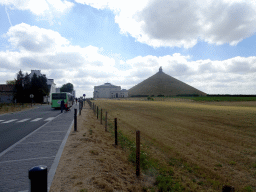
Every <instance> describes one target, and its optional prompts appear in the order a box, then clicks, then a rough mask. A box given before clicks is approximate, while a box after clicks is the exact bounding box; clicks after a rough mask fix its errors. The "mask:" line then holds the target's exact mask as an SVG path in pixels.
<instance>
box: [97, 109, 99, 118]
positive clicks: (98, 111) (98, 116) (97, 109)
mask: <svg viewBox="0 0 256 192" xmlns="http://www.w3.org/2000/svg"><path fill="white" fill-rule="evenodd" d="M97 119H99V107H98V106H97Z"/></svg>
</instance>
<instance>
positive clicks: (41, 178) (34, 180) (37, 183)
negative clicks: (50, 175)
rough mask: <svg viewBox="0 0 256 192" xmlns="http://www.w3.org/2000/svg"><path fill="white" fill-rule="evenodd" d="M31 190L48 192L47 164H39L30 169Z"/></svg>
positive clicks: (31, 191) (32, 191)
mask: <svg viewBox="0 0 256 192" xmlns="http://www.w3.org/2000/svg"><path fill="white" fill-rule="evenodd" d="M28 178H29V179H30V192H47V190H48V189H47V166H45V165H39V166H36V167H32V168H31V169H29V170H28Z"/></svg>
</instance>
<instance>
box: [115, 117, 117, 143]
mask: <svg viewBox="0 0 256 192" xmlns="http://www.w3.org/2000/svg"><path fill="white" fill-rule="evenodd" d="M115 145H116V146H117V118H115Z"/></svg>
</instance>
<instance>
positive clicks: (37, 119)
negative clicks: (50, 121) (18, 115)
mask: <svg viewBox="0 0 256 192" xmlns="http://www.w3.org/2000/svg"><path fill="white" fill-rule="evenodd" d="M41 119H43V118H36V119H34V120H32V121H30V122H36V121H39V120H41Z"/></svg>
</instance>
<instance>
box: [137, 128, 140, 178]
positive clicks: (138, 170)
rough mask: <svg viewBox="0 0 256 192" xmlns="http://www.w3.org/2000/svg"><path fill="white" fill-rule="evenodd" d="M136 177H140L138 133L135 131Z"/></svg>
mask: <svg viewBox="0 0 256 192" xmlns="http://www.w3.org/2000/svg"><path fill="white" fill-rule="evenodd" d="M136 176H138V177H139V176H140V131H139V130H137V131H136Z"/></svg>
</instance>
